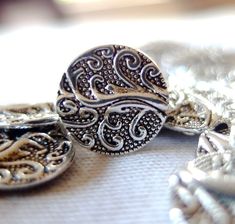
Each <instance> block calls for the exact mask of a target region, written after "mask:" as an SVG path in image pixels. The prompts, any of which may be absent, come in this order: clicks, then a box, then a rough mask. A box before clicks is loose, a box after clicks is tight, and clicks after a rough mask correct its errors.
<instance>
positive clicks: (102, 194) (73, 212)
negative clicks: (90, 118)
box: [0, 130, 197, 224]
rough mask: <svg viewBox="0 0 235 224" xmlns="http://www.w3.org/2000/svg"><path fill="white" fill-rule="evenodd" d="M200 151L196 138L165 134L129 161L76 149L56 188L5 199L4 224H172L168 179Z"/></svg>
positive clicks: (0, 209) (0, 207) (1, 199)
mask: <svg viewBox="0 0 235 224" xmlns="http://www.w3.org/2000/svg"><path fill="white" fill-rule="evenodd" d="M196 146H197V137H196V136H195V137H189V136H184V135H181V134H178V133H174V132H171V131H165V130H162V132H161V134H160V135H159V136H158V137H157V138H156V139H155V141H153V142H152V143H150V144H149V145H147V146H146V147H145V148H144V149H142V150H140V151H137V152H134V153H131V154H129V155H126V156H120V157H108V156H102V155H98V154H96V153H92V152H90V151H88V150H86V149H81V148H80V147H79V146H76V150H77V155H76V158H75V162H74V164H73V165H72V166H71V167H70V168H69V169H68V170H67V171H66V172H65V173H64V174H63V175H62V176H60V177H58V178H57V179H56V180H54V181H53V182H51V183H48V184H46V185H44V186H40V187H38V188H35V189H32V190H30V191H22V192H16V193H13V192H9V193H0V214H1V221H0V223H4V224H15V223H21V224H41V223H48V224H50V223H53V224H54V223H61V224H62V223H74V224H75V223H80V224H93V223H97V224H103V223H112V224H132V223H133V224H134V223H135V224H143V223H147V224H156V223H169V222H170V221H169V218H168V209H169V206H170V199H169V191H168V177H169V175H170V174H172V173H173V172H174V170H175V169H176V168H177V167H181V166H183V164H184V163H185V162H186V161H188V160H190V159H192V158H193V157H194V151H195V149H196Z"/></svg>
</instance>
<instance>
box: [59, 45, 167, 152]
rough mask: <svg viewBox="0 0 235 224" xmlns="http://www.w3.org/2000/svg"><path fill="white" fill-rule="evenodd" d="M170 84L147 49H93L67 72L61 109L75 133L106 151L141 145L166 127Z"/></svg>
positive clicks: (95, 148)
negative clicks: (167, 85) (145, 50)
mask: <svg viewBox="0 0 235 224" xmlns="http://www.w3.org/2000/svg"><path fill="white" fill-rule="evenodd" d="M166 88H167V87H166V83H165V81H164V78H163V76H162V74H161V72H160V71H159V69H158V67H157V65H156V64H155V63H154V62H153V61H152V60H151V59H149V58H148V57H147V56H146V55H144V54H143V53H141V52H139V51H137V50H134V49H132V48H129V47H125V46H120V45H107V46H101V47H98V48H95V49H92V50H90V51H88V52H86V53H84V54H83V55H81V56H80V57H78V58H77V59H76V60H75V61H74V62H73V63H72V64H71V65H70V66H69V68H68V70H67V72H66V73H65V74H64V75H63V78H62V81H61V84H60V90H59V94H58V99H57V111H58V113H59V115H60V116H61V119H62V121H63V123H64V125H65V127H66V128H67V130H68V131H69V132H70V133H71V135H72V136H73V137H74V138H75V139H76V140H77V141H78V142H79V143H80V145H82V146H83V147H86V148H89V149H91V150H93V151H97V152H100V153H104V154H110V155H115V154H123V153H126V152H129V151H134V150H136V149H139V148H141V147H143V146H144V145H145V144H147V143H148V142H149V141H150V140H151V139H152V138H154V137H155V136H156V135H157V134H158V132H159V130H160V129H161V128H162V126H163V123H164V122H165V119H166V114H165V111H166V110H167V108H168V92H167V89H166Z"/></svg>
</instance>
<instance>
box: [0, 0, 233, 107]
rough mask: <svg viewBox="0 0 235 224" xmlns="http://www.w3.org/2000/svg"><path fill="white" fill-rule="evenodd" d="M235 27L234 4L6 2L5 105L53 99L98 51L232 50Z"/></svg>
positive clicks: (0, 48)
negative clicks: (66, 76) (166, 45)
mask: <svg viewBox="0 0 235 224" xmlns="http://www.w3.org/2000/svg"><path fill="white" fill-rule="evenodd" d="M234 23H235V1H233V0H195V1H194V0H191V1H190V0H112V1H111V0H40V1H39V0H5V1H4V0H1V1H0V104H8V103H21V102H40V101H55V98H56V92H57V89H58V85H59V81H60V78H61V75H62V73H63V72H64V71H65V70H66V68H67V67H68V65H69V64H70V62H71V61H72V60H73V59H74V58H75V57H77V56H78V55H79V54H81V53H82V52H84V51H85V50H87V49H89V48H92V47H94V46H96V45H101V44H109V43H117V44H125V45H129V46H131V47H137V48H140V49H142V50H145V47H146V46H147V49H148V51H149V52H150V54H152V55H151V56H153V57H154V56H155V55H154V54H157V53H158V52H156V51H154V48H155V47H156V43H158V42H159V41H166V42H167V41H169V42H174V43H183V44H184V43H189V44H190V45H196V46H206V47H207V46H211V45H213V46H219V47H221V48H222V49H233V48H234V45H235V41H234V40H235V31H234ZM151 48H152V49H153V51H151ZM158 48H159V46H157V49H158ZM177 51H178V52H179V54H180V48H177ZM173 52H174V50H173Z"/></svg>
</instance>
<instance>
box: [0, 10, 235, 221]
mask: <svg viewBox="0 0 235 224" xmlns="http://www.w3.org/2000/svg"><path fill="white" fill-rule="evenodd" d="M234 15H235V14H234V9H232V8H229V9H227V10H222V11H220V12H218V13H214V12H212V13H211V12H207V13H205V14H203V13H202V14H200V15H196V16H194V17H193V16H192V15H185V16H181V17H177V18H171V19H159V18H158V19H154V18H148V19H146V20H135V21H128V20H125V21H103V22H100V21H98V22H88V23H83V22H81V23H80V24H74V25H70V26H56V25H55V24H54V25H53V24H52V25H51V26H50V25H49V26H47V27H44V26H34V27H32V26H30V27H25V28H12V29H9V30H6V29H5V30H4V29H0V104H9V103H38V102H44V101H55V98H56V92H57V89H58V85H59V80H60V78H61V75H62V74H63V72H64V71H65V69H66V68H67V66H68V65H69V63H70V62H71V61H72V60H73V59H74V58H75V57H76V56H78V55H79V54H80V53H81V52H83V51H84V50H86V49H89V48H92V47H94V46H96V45H100V44H107V43H119V44H125V45H129V46H132V47H139V46H142V45H145V44H147V43H149V42H151V41H156V40H174V41H183V42H192V43H193V44H199V45H202V44H209V45H211V44H215V45H221V44H223V46H224V47H228V48H229V47H234V40H235V29H231V26H232V24H234V21H235V16H234ZM229 24H231V26H229ZM208 31H209V32H208ZM197 138H198V137H189V136H184V135H182V134H179V133H174V132H170V131H162V132H161V133H160V136H159V137H157V138H156V140H155V141H153V142H152V143H150V144H149V145H148V146H147V147H145V148H144V149H143V150H140V151H137V152H135V153H132V154H129V155H126V156H121V157H107V156H101V155H98V154H95V153H91V152H89V151H87V150H84V149H81V148H80V147H78V146H76V151H77V156H76V159H75V162H74V164H73V165H72V166H71V168H70V169H69V170H68V171H67V172H65V173H64V175H62V176H60V177H58V178H57V179H56V180H54V181H53V182H51V183H49V184H47V185H44V186H41V187H39V188H35V189H33V190H30V191H25V192H16V193H12V192H11V193H5V192H3V193H0V223H1V224H15V223H20V224H39V223H40V224H41V223H45V224H50V223H53V224H54V223H59V224H63V223H79V224H96V223H98V224H99V223H100V224H109V223H112V224H132V223H133V224H134V223H135V224H145V223H146V224H156V223H157V224H162V223H163V224H167V223H169V218H168V208H169V192H168V177H169V175H170V174H172V173H173V172H174V170H175V169H177V168H179V167H181V166H183V165H184V163H185V162H186V161H188V160H190V159H192V158H193V157H194V153H195V149H196V146H197Z"/></svg>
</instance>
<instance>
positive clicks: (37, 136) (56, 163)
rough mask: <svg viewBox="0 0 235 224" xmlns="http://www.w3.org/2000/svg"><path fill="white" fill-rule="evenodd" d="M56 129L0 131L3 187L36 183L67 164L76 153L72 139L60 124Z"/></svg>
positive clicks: (17, 187) (0, 187)
mask: <svg viewBox="0 0 235 224" xmlns="http://www.w3.org/2000/svg"><path fill="white" fill-rule="evenodd" d="M13 131H14V132H17V130H13ZM56 132H57V134H54V133H53V131H52V132H51V133H50V131H49V132H48V133H47V132H26V133H25V134H23V135H19V136H18V134H14V135H11V134H9V135H8V134H7V133H2V134H1V135H0V189H19V188H24V187H30V186H33V185H37V184H40V183H42V182H44V181H46V180H49V179H52V178H53V177H55V176H57V175H58V174H60V173H61V172H62V171H63V170H65V169H66V168H67V167H68V165H69V164H70V163H71V161H72V159H73V156H74V151H73V150H72V147H71V142H70V141H69V140H68V139H66V137H63V134H62V133H61V132H60V129H59V127H57V131H56ZM11 136H17V137H14V138H13V139H12V137H11Z"/></svg>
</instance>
